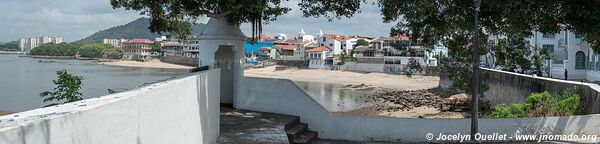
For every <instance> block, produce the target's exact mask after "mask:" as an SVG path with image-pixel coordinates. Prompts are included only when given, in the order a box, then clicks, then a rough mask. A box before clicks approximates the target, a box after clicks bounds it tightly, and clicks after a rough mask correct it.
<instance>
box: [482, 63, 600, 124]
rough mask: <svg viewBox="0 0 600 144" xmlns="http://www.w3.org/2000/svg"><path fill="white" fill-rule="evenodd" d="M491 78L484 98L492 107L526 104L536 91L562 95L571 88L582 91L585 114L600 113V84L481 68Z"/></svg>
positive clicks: (488, 79) (582, 106) (488, 80)
mask: <svg viewBox="0 0 600 144" xmlns="http://www.w3.org/2000/svg"><path fill="white" fill-rule="evenodd" d="M481 69H482V70H481V71H482V72H483V75H486V76H487V77H488V78H487V80H486V83H487V85H488V87H489V89H488V90H487V91H485V92H484V95H483V96H484V98H485V99H486V100H488V101H489V102H490V104H492V105H497V104H503V103H504V104H513V103H520V102H523V101H525V98H527V96H529V95H530V94H531V93H532V92H543V91H548V92H550V93H562V92H564V91H566V90H569V89H574V88H578V89H581V90H582V92H583V94H582V96H581V100H582V103H581V104H582V105H581V108H580V110H581V112H582V113H585V114H599V113H600V85H597V84H593V83H583V82H576V81H566V80H560V79H552V78H546V77H533V76H532V75H525V74H519V73H511V72H506V71H500V70H493V69H487V68H481Z"/></svg>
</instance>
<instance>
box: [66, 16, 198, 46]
mask: <svg viewBox="0 0 600 144" xmlns="http://www.w3.org/2000/svg"><path fill="white" fill-rule="evenodd" d="M149 26H150V22H148V18H143V17H142V18H138V19H136V20H134V21H132V22H129V23H128V24H125V25H120V26H115V27H112V28H109V29H106V30H102V31H99V32H96V33H94V34H92V35H90V36H88V37H86V38H84V39H81V40H79V41H76V42H77V43H90V42H102V39H105V38H113V39H120V38H123V39H134V38H144V39H151V40H153V39H154V38H157V37H160V35H158V34H156V33H152V32H150V30H148V27H149ZM203 28H204V24H197V25H194V26H193V34H199V33H200V31H201V30H202V29H203Z"/></svg>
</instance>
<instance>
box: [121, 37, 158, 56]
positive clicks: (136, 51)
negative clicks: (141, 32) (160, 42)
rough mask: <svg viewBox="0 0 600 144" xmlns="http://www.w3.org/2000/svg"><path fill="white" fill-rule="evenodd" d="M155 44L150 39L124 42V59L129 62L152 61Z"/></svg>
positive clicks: (122, 46)
mask: <svg viewBox="0 0 600 144" xmlns="http://www.w3.org/2000/svg"><path fill="white" fill-rule="evenodd" d="M153 46H154V42H153V41H151V40H148V39H132V40H128V41H126V42H123V43H122V45H121V48H122V49H123V58H124V59H129V60H138V61H146V60H149V59H150V55H151V54H152V47H153Z"/></svg>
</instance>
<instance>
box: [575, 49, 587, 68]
mask: <svg viewBox="0 0 600 144" xmlns="http://www.w3.org/2000/svg"><path fill="white" fill-rule="evenodd" d="M575 69H585V53H583V52H582V51H578V52H577V53H576V54H575Z"/></svg>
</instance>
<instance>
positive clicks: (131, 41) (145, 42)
mask: <svg viewBox="0 0 600 144" xmlns="http://www.w3.org/2000/svg"><path fill="white" fill-rule="evenodd" d="M123 43H137V44H153V43H154V42H153V41H151V40H149V39H131V40H128V41H125V42H123Z"/></svg>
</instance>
